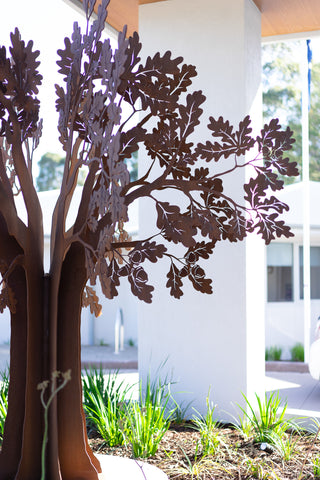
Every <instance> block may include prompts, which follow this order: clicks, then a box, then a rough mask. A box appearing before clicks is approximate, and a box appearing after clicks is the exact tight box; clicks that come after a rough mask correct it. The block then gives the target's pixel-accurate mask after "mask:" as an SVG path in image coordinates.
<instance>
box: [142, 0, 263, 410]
mask: <svg viewBox="0 0 320 480" xmlns="http://www.w3.org/2000/svg"><path fill="white" fill-rule="evenodd" d="M139 28H140V37H141V40H142V44H143V55H144V56H147V55H149V54H150V55H153V54H154V53H155V52H156V51H160V52H163V53H164V52H165V51H166V50H171V51H172V52H173V55H174V56H179V55H183V56H184V59H185V61H186V62H187V63H192V64H195V65H196V66H197V71H198V77H197V78H196V79H195V81H194V84H193V89H194V90H197V89H203V91H204V94H205V95H206V96H207V102H206V104H205V105H204V114H203V117H202V125H201V126H200V127H199V128H198V129H197V135H196V138H195V141H205V140H206V139H208V138H210V133H209V132H208V131H207V128H206V125H207V119H208V117H209V115H213V116H219V115H223V116H224V117H225V118H227V119H228V120H229V121H231V122H236V123H237V122H239V120H241V119H243V117H244V116H245V115H246V114H248V113H251V114H252V115H253V116H254V119H255V121H256V125H257V124H258V125H259V126H260V124H259V122H260V118H261V117H260V112H261V98H260V68H261V67H260V12H259V11H258V9H257V8H256V6H255V5H254V4H253V2H252V1H251V0H239V1H234V0H197V2H194V1H193V0H171V1H168V2H159V3H155V4H148V5H142V6H141V7H140V27H139ZM257 133H258V132H257ZM139 161H140V162H141V163H142V166H143V158H141V157H140V158H139ZM206 166H207V165H206ZM215 168H217V167H216V166H215ZM245 176H246V172H245V171H244V170H242V171H241V172H238V174H237V175H236V176H235V178H234V177H233V178H232V179H229V180H228V182H226V188H231V190H232V195H233V196H237V195H239V194H240V193H241V186H242V184H243V183H244V182H245ZM153 208H154V206H153V205H152V204H149V203H148V202H143V203H141V210H142V211H143V218H142V221H141V222H140V227H139V230H140V234H141V235H142V236H144V235H147V234H148V233H149V232H150V229H151V223H152V220H153V219H154V212H153ZM203 266H204V268H205V270H206V272H207V275H208V276H209V277H211V278H213V288H214V293H213V294H212V295H203V294H200V293H197V292H195V291H194V290H193V289H192V287H190V285H188V282H187V281H185V282H184V283H185V286H184V297H183V298H182V299H180V300H178V301H177V300H175V299H173V298H170V296H169V291H168V290H167V289H166V288H165V283H166V273H167V271H168V268H169V267H168V264H166V263H165V262H161V263H159V264H157V265H155V266H154V267H152V274H151V275H150V283H151V284H152V285H154V286H155V293H154V300H153V303H152V304H151V305H146V304H142V303H139V370H140V373H141V375H142V376H143V377H145V376H146V375H147V373H148V372H149V371H151V372H152V373H154V372H156V371H157V369H158V367H159V366H160V364H161V363H162V362H164V361H166V365H165V367H164V370H166V371H168V372H172V375H173V378H174V380H176V381H177V382H178V383H177V385H176V386H175V387H174V388H175V390H176V391H177V392H181V391H183V392H184V393H183V394H181V395H179V394H178V393H177V398H178V400H181V401H184V402H187V401H189V400H193V405H194V406H195V407H196V408H198V409H199V410H200V411H204V409H205V397H206V395H207V393H208V389H209V386H210V385H211V387H212V389H211V396H212V399H213V400H214V402H216V403H217V404H218V409H220V417H221V418H223V417H226V414H225V413H224V412H226V411H228V412H231V413H232V414H234V413H235V412H234V410H233V406H232V405H235V404H236V403H241V402H242V396H241V392H244V393H246V394H247V395H249V397H251V396H252V394H253V392H254V391H257V392H259V393H260V392H261V391H262V389H263V377H264V375H263V374H264V285H265V275H264V246H263V243H262V242H261V241H259V242H257V241H256V239H255V238H252V239H251V238H250V239H248V240H246V241H245V242H242V243H238V244H232V245H230V244H227V243H226V244H220V245H218V246H217V247H216V248H215V255H214V258H213V259H212V260H210V261H207V262H205V263H204V264H203ZM185 392H189V393H188V394H186V393H185Z"/></svg>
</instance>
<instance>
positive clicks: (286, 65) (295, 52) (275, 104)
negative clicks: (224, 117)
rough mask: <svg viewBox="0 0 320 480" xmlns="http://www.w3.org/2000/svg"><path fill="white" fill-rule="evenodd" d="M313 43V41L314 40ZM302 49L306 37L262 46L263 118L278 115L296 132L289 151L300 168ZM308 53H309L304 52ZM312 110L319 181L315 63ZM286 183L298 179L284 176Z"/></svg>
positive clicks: (319, 75) (318, 72)
mask: <svg viewBox="0 0 320 480" xmlns="http://www.w3.org/2000/svg"><path fill="white" fill-rule="evenodd" d="M311 45H312V41H311ZM302 48H304V49H306V42H305V40H295V41H291V42H279V43H270V44H265V45H263V48H262V64H263V75H262V85H263V108H264V112H263V113H264V121H265V122H268V121H269V120H270V119H271V118H273V117H279V118H280V122H281V123H285V124H286V125H288V126H289V127H290V129H292V130H293V132H294V138H295V139H296V143H295V144H294V146H293V149H292V150H290V152H288V153H287V154H286V156H288V158H290V160H292V161H295V162H297V163H298V165H299V168H301V157H302V130H301V77H300V71H299V61H297V59H298V60H299V58H300V57H301V52H302ZM305 54H306V52H305ZM310 97H311V98H310V110H309V137H310V143H309V148H310V180H314V181H320V139H319V128H318V125H319V123H320V64H319V63H316V64H314V63H313V64H312V75H311V95H310ZM283 180H284V181H285V183H292V182H293V181H296V180H297V179H294V178H292V177H291V178H284V179H283Z"/></svg>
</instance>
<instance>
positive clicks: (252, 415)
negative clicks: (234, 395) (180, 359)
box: [240, 392, 292, 444]
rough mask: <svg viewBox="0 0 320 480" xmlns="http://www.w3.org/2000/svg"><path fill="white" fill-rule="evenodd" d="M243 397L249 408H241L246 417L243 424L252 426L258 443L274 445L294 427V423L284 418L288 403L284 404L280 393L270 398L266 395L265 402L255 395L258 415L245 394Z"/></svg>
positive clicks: (273, 394) (274, 393) (271, 395)
mask: <svg viewBox="0 0 320 480" xmlns="http://www.w3.org/2000/svg"><path fill="white" fill-rule="evenodd" d="M242 395H243V397H244V399H245V404H246V405H245V406H246V407H247V408H242V407H240V409H241V411H242V413H243V415H244V421H243V423H245V424H246V423H248V424H249V425H250V426H251V428H252V431H253V435H254V439H255V441H256V442H261V443H263V442H266V443H271V444H274V443H275V441H276V439H277V438H280V437H282V436H283V434H284V433H285V432H286V431H287V430H288V429H289V427H291V426H292V422H289V421H286V420H285V418H284V417H285V412H286V409H287V402H284V403H282V400H281V399H280V397H279V392H272V393H271V394H270V396H269V398H268V396H267V394H265V398H264V401H262V400H261V399H260V397H259V396H258V395H257V394H255V396H256V400H257V404H258V412H257V413H256V411H255V409H254V408H253V406H252V405H251V403H250V402H249V400H248V398H247V397H246V396H245V395H244V394H242Z"/></svg>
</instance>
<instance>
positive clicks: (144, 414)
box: [127, 376, 174, 458]
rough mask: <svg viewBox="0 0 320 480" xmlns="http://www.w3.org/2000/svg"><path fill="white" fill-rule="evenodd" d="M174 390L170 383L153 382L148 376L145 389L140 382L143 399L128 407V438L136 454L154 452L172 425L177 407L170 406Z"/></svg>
mask: <svg viewBox="0 0 320 480" xmlns="http://www.w3.org/2000/svg"><path fill="white" fill-rule="evenodd" d="M170 397H171V395H170V391H169V390H168V388H167V384H166V383H162V382H161V380H160V379H159V380H158V381H154V382H151V380H150V376H148V378H147V382H146V386H145V389H142V383H140V390H139V401H134V402H130V403H129V404H128V409H127V422H128V424H127V426H128V428H127V441H128V442H130V444H131V446H132V451H133V454H134V456H135V457H139V458H146V457H150V456H152V455H154V454H155V453H156V451H157V449H158V446H159V443H160V441H161V440H162V438H163V436H164V434H165V433H166V432H167V431H168V429H169V427H170V419H171V417H172V415H173V414H174V410H168V409H167V407H168V405H169V400H170Z"/></svg>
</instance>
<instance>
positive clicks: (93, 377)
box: [82, 368, 132, 447]
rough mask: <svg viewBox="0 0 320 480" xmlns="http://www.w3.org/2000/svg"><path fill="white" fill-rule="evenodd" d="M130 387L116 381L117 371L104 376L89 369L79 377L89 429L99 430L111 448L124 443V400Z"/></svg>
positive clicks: (125, 407) (125, 409) (125, 401)
mask: <svg viewBox="0 0 320 480" xmlns="http://www.w3.org/2000/svg"><path fill="white" fill-rule="evenodd" d="M131 388H132V386H128V385H125V384H124V381H123V380H122V381H119V379H118V373H117V372H114V373H113V374H110V375H104V374H103V370H102V369H101V368H100V370H97V369H90V370H86V371H85V375H83V376H82V390H83V408H84V411H85V413H86V419H87V426H88V428H89V429H91V430H94V431H97V432H99V433H100V435H101V437H102V438H103V439H104V440H106V442H107V444H108V445H109V446H110V447H114V446H116V445H123V443H124V442H125V429H126V423H127V422H126V413H127V400H128V396H129V395H130V390H131Z"/></svg>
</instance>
